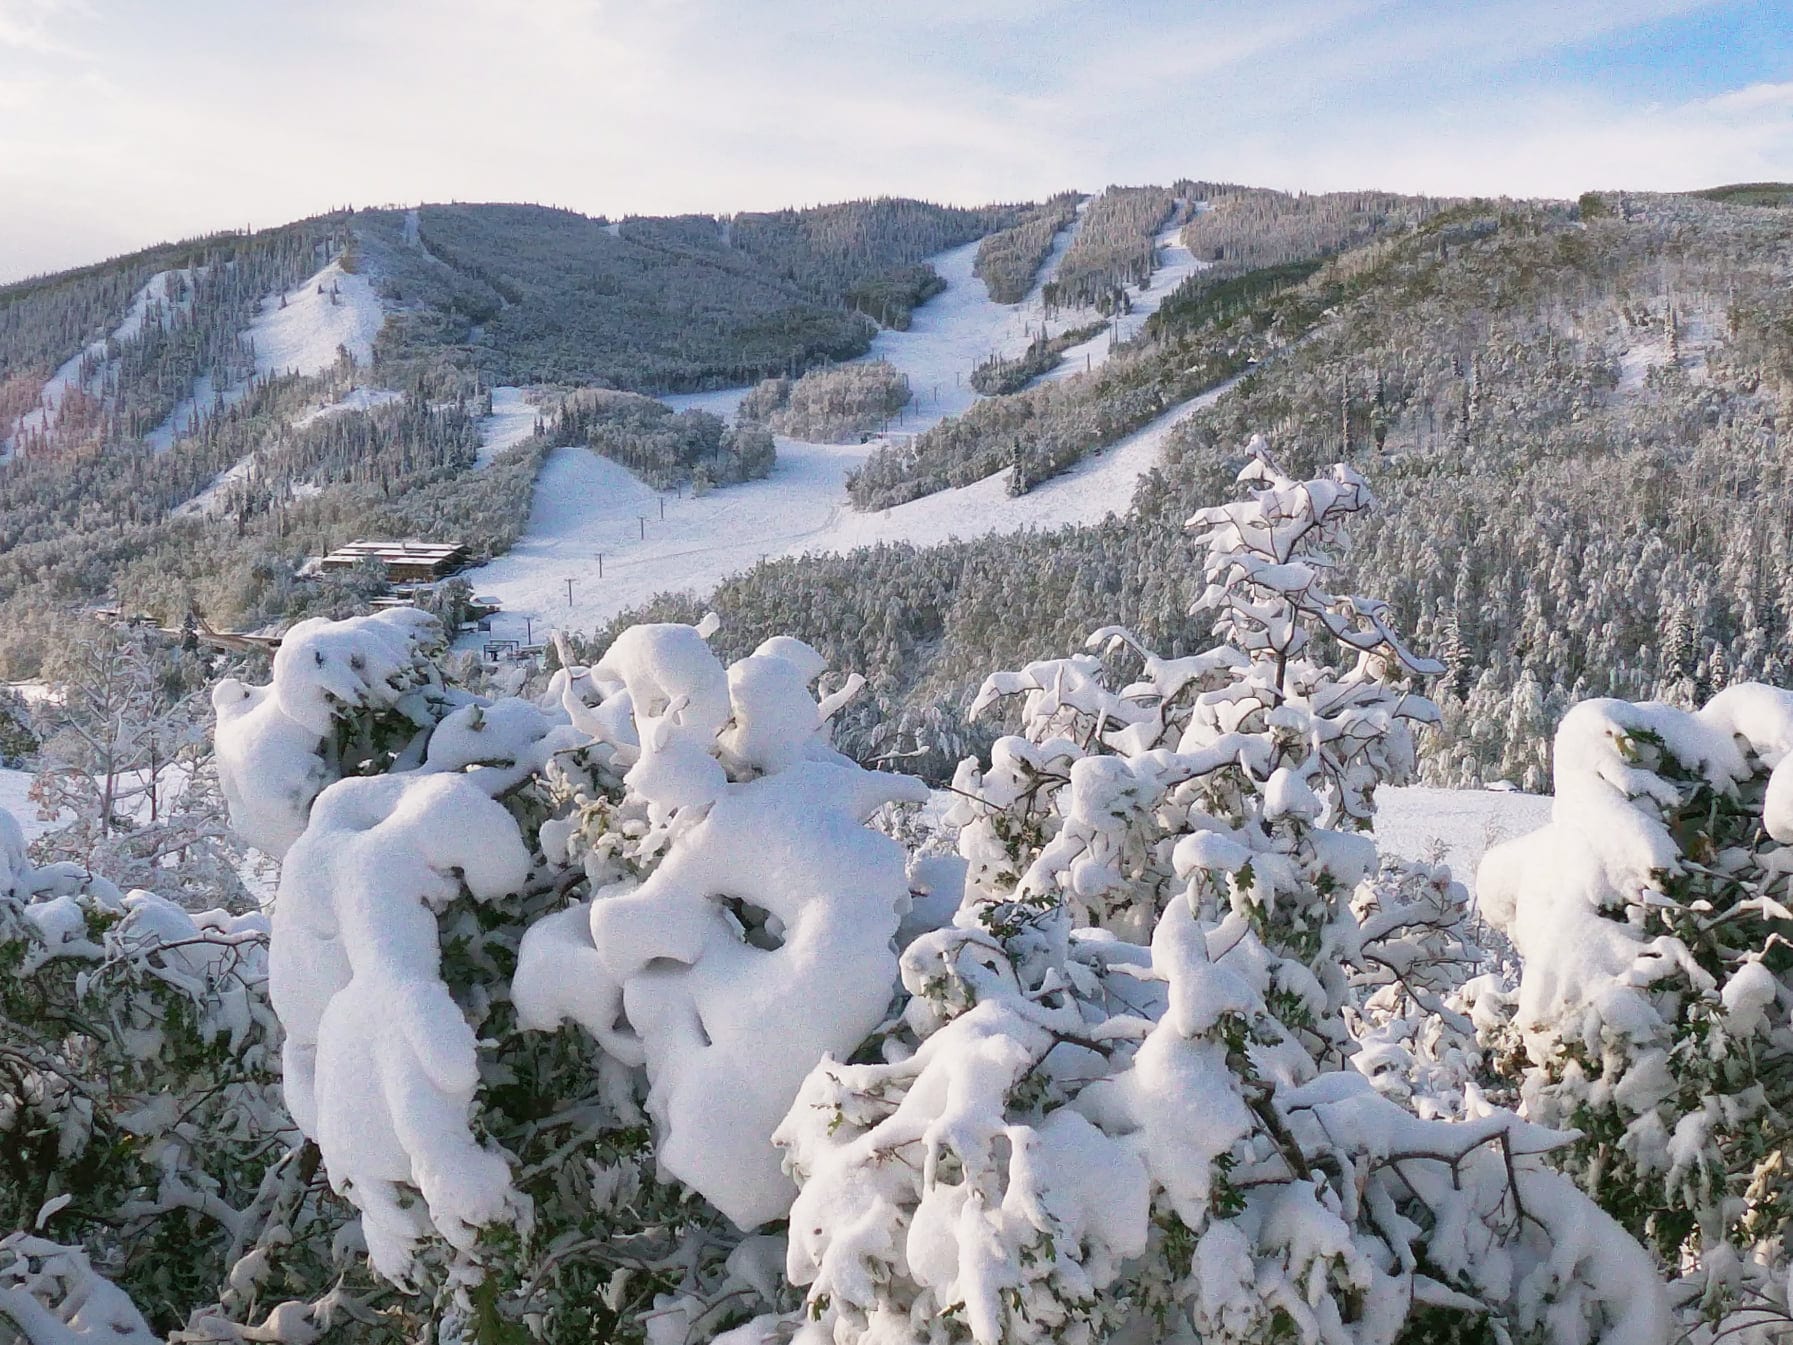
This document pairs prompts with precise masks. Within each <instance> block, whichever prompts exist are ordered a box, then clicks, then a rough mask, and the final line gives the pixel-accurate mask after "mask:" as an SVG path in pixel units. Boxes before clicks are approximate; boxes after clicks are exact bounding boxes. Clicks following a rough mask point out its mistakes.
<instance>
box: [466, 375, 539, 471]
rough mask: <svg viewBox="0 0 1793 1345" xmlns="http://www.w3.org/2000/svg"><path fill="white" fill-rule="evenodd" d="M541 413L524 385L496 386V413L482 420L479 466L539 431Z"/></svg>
mask: <svg viewBox="0 0 1793 1345" xmlns="http://www.w3.org/2000/svg"><path fill="white" fill-rule="evenodd" d="M540 414H541V413H540V412H539V411H538V410H537V409H536V405H535V403H534V402H532V401H530V400H529V395H528V393H527V392H525V391H524V390H523V389H522V388H510V387H503V388H493V389H492V414H491V415H489V416H486V417H485V418H484V419H482V420H481V421H480V422H479V456H478V458H477V459H476V461H475V465H476V466H479V467H484V466H486V465H487V464H488V463H490V462H491V461H492V459H493V458H495V457H497V456H498V455H499V454H500V453H502V452H504V450H505V449H507V448H511V447H513V446H515V445H517V444H520V443H522V442H523V441H524V440H525V439H527V438H529V436H530V435H532V434H534V433H535V423H536V417H537V416H538V415H540Z"/></svg>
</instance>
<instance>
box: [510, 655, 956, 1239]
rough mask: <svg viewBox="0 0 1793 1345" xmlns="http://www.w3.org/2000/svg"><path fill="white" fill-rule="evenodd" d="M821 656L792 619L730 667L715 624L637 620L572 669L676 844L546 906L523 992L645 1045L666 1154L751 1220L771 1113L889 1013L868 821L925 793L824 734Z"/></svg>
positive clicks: (769, 1188) (767, 1162) (898, 887)
mask: <svg viewBox="0 0 1793 1345" xmlns="http://www.w3.org/2000/svg"><path fill="white" fill-rule="evenodd" d="M820 670H821V659H820V656H819V655H817V654H816V652H815V651H814V650H813V649H811V648H809V646H807V645H805V644H803V643H801V642H800V641H797V640H792V639H789V638H782V639H773V640H769V641H767V642H766V643H765V644H763V645H761V647H760V648H759V650H757V651H756V652H755V653H754V654H753V655H751V656H749V657H748V658H745V659H742V660H740V661H738V662H737V663H735V664H734V665H733V666H732V667H731V668H729V669H727V670H726V671H725V670H724V669H723V667H722V665H721V663H720V662H719V661H718V660H717V659H716V657H715V655H714V654H712V653H711V652H710V650H709V647H708V645H707V644H706V643H705V642H704V630H703V629H702V628H699V627H692V626H680V625H646V626H636V627H633V628H631V629H630V630H629V631H627V632H625V633H624V635H623V636H621V637H620V638H619V639H618V640H617V641H616V643H615V644H614V645H612V647H611V649H610V650H609V651H608V652H607V653H606V655H605V657H604V660H603V662H601V663H600V664H598V665H597V666H596V667H595V668H591V669H574V670H572V673H571V675H569V676H564V677H561V678H560V679H559V687H560V698H561V702H562V705H563V707H564V708H565V709H566V710H567V711H568V713H569V717H570V718H571V720H572V722H573V724H574V726H575V727H577V728H580V729H582V730H584V731H585V732H586V733H588V734H590V735H591V736H592V737H593V738H595V739H596V740H597V741H598V742H600V743H603V744H605V745H606V746H608V747H609V748H610V749H611V750H612V751H614V752H616V753H617V756H618V760H619V761H626V760H628V759H629V758H633V759H634V760H633V764H631V765H630V767H629V769H628V772H627V774H626V775H625V776H624V784H625V785H626V787H627V788H628V789H629V790H630V791H631V793H632V794H633V795H635V796H638V797H639V799H640V800H641V803H643V804H645V806H646V811H647V816H648V818H649V821H650V824H651V825H652V826H653V827H655V828H661V829H663V830H664V833H665V835H666V836H668V837H669V838H670V843H669V848H668V849H667V852H666V857H665V859H664V861H663V862H662V863H661V864H660V866H659V867H658V868H657V869H655V870H654V872H653V873H652V875H651V876H650V877H648V878H647V880H646V881H645V882H640V883H636V882H634V881H632V880H625V881H623V882H620V883H616V884H613V885H611V886H609V887H607V888H603V889H602V890H600V891H599V892H598V894H597V896H596V898H595V899H594V900H593V901H591V902H589V903H585V904H581V905H578V906H575V907H573V908H571V909H570V911H568V912H562V913H560V914H559V915H557V916H555V917H553V918H552V919H550V920H547V921H542V922H540V923H538V924H537V925H535V926H533V927H532V928H531V929H530V930H529V932H528V934H527V935H525V937H524V941H523V946H522V949H521V951H520V953H519V961H518V971H517V975H516V978H515V982H514V988H513V992H512V993H513V998H514V1000H515V1002H516V1004H517V1009H518V1013H519V1016H520V1021H521V1022H522V1023H523V1024H524V1026H526V1027H533V1028H539V1029H547V1028H551V1027H553V1026H555V1025H556V1024H558V1023H559V1022H560V1021H562V1020H563V1019H567V1018H571V1019H573V1020H574V1021H576V1022H578V1023H579V1024H581V1025H582V1026H584V1027H585V1028H586V1030H587V1031H589V1032H591V1033H592V1035H593V1036H595V1037H597V1038H598V1040H599V1041H600V1042H602V1043H603V1045H604V1047H605V1049H606V1050H608V1051H609V1052H611V1054H613V1055H615V1056H617V1057H618V1058H619V1059H621V1060H623V1061H625V1062H626V1063H629V1064H633V1065H645V1066H646V1068H647V1075H648V1080H649V1085H650V1086H649V1092H648V1099H647V1108H648V1113H649V1115H650V1116H651V1117H652V1118H653V1120H654V1124H655V1131H656V1137H657V1139H658V1142H659V1143H658V1157H659V1161H660V1163H661V1164H662V1165H663V1166H664V1167H665V1169H666V1170H667V1171H668V1172H670V1173H672V1174H673V1175H674V1176H676V1177H678V1178H679V1179H680V1180H682V1181H684V1182H687V1183H688V1184H690V1185H691V1186H693V1187H694V1188H695V1189H697V1190H698V1191H700V1192H701V1193H702V1194H703V1195H704V1196H705V1197H706V1198H707V1199H709V1200H710V1201H711V1202H713V1203H714V1204H715V1205H716V1206H717V1208H719V1209H720V1210H722V1212H723V1213H724V1214H726V1215H728V1216H729V1218H731V1219H733V1220H734V1221H735V1222H736V1223H737V1224H739V1225H741V1226H742V1227H743V1228H750V1227H753V1226H754V1225H757V1224H759V1223H762V1222H764V1221H765V1220H768V1219H773V1218H777V1217H779V1216H781V1215H782V1214H784V1212H785V1211H786V1209H787V1208H788V1207H789V1206H790V1203H791V1200H792V1198H793V1197H794V1196H795V1194H796V1192H795V1189H794V1188H793V1186H792V1184H791V1181H790V1179H789V1178H788V1177H787V1176H786V1175H785V1174H784V1172H783V1171H782V1169H781V1166H780V1155H779V1153H778V1151H777V1149H776V1148H774V1146H773V1144H772V1133H773V1130H774V1128H775V1127H776V1126H777V1125H778V1123H779V1122H780V1120H781V1119H782V1118H783V1117H784V1115H785V1113H786V1111H787V1109H788V1108H789V1107H790V1105H791V1102H792V1100H793V1098H794V1097H795V1096H796V1094H797V1090H798V1088H799V1086H800V1085H801V1084H802V1082H803V1080H804V1078H805V1077H806V1076H807V1075H808V1074H809V1072H810V1070H811V1069H812V1068H813V1067H814V1066H815V1064H816V1063H817V1062H818V1061H819V1060H822V1059H824V1058H825V1057H826V1056H828V1055H831V1054H832V1055H844V1054H846V1053H847V1052H849V1051H851V1050H852V1048H853V1047H854V1046H855V1045H857V1044H858V1042H859V1041H860V1040H861V1039H862V1038H863V1037H864V1036H865V1035H866V1034H867V1033H869V1032H870V1031H871V1030H872V1028H874V1027H875V1026H877V1024H878V1021H879V1020H880V1019H881V1018H882V1016H883V1014H884V1011H885V1008H886V1005H887V1003H888V1001H889V995H890V986H891V985H892V983H893V982H894V980H895V976H896V959H895V957H894V955H893V953H892V951H891V938H892V936H893V935H894V934H895V933H896V929H897V923H898V919H899V916H900V914H901V912H902V910H903V909H904V908H905V907H906V906H907V903H908V897H909V884H908V879H907V874H906V870H905V865H904V856H903V850H902V847H901V846H900V845H898V844H897V843H896V842H894V841H892V840H890V839H889V838H888V837H885V836H882V835H880V834H878V833H877V832H874V831H872V830H871V829H870V828H868V827H866V826H865V825H864V823H865V821H866V819H867V818H869V817H870V816H871V815H872V813H873V812H875V811H876V810H877V809H878V808H879V807H880V806H881V805H883V804H885V803H888V802H891V801H893V800H898V799H902V800H907V801H910V802H920V801H922V800H923V799H925V797H926V793H927V791H926V789H925V787H924V786H922V784H921V782H920V781H917V780H913V779H910V778H908V777H904V776H897V775H887V774H879V773H875V772H871V771H866V770H863V769H861V768H860V767H857V766H855V765H853V764H851V763H850V762H848V761H846V760H845V759H844V758H842V757H840V756H839V755H838V754H837V753H835V752H834V751H833V749H832V748H830V747H829V746H828V743H827V739H826V721H827V718H828V715H829V714H830V713H831V710H832V707H833V705H834V704H836V703H838V701H837V698H830V700H829V701H824V702H821V703H818V702H817V701H816V700H815V698H814V697H813V695H811V693H810V691H809V687H810V684H811V683H813V682H814V680H815V678H816V676H817V674H818V673H819V672H820ZM588 689H589V690H595V691H597V692H598V693H599V694H600V695H601V696H602V700H601V702H600V703H599V704H598V705H596V706H591V705H588V704H586V702H585V699H584V696H585V693H586V691H587V690H588ZM725 768H726V769H725ZM761 772H765V774H761ZM731 775H732V777H733V782H731ZM743 777H744V778H743ZM548 841H549V836H548V832H547V829H544V836H543V842H544V847H545V848H546V847H547V845H548ZM556 848H557V849H559V847H556ZM747 853H752V854H753V855H754V856H755V862H754V863H753V864H751V865H743V864H742V863H741V862H740V860H741V856H742V855H744V854H747ZM593 885H594V887H597V883H596V882H595V880H594V884H593ZM574 912H576V914H575V913H574ZM750 919H751V924H750V923H749V922H750Z"/></svg>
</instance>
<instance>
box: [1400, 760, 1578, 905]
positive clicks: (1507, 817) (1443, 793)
mask: <svg viewBox="0 0 1793 1345" xmlns="http://www.w3.org/2000/svg"><path fill="white" fill-rule="evenodd" d="M1550 805H1551V799H1550V796H1549V795H1547V794H1521V793H1519V792H1517V791H1513V790H1509V791H1504V792H1503V791H1500V790H1493V789H1432V788H1429V787H1427V786H1424V785H1409V786H1406V787H1399V788H1398V787H1395V786H1386V785H1385V786H1384V787H1383V788H1381V789H1378V790H1377V791H1376V844H1377V847H1378V848H1379V849H1380V850H1381V851H1382V852H1383V853H1384V854H1393V855H1399V856H1401V858H1403V859H1421V860H1431V859H1432V858H1433V857H1434V855H1435V854H1441V855H1442V857H1443V859H1444V862H1445V863H1447V864H1449V865H1450V866H1451V873H1452V874H1453V875H1454V876H1455V877H1456V878H1457V880H1458V881H1459V882H1461V883H1463V884H1464V885H1465V886H1466V887H1468V888H1469V889H1470V891H1471V892H1473V891H1475V876H1476V869H1477V868H1478V867H1479V866H1480V864H1481V862H1482V855H1483V854H1484V853H1485V852H1486V851H1487V850H1488V849H1490V848H1491V847H1493V846H1495V845H1498V844H1499V843H1500V842H1502V841H1510V840H1513V839H1515V838H1516V837H1519V836H1525V835H1529V834H1530V833H1532V832H1534V831H1536V830H1538V829H1539V828H1540V827H1542V826H1545V825H1547V824H1548V823H1549V821H1550Z"/></svg>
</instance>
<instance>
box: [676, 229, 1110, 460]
mask: <svg viewBox="0 0 1793 1345" xmlns="http://www.w3.org/2000/svg"><path fill="white" fill-rule="evenodd" d="M1079 219H1081V215H1080V216H1079ZM1076 227H1077V226H1076V225H1075V224H1073V225H1072V226H1071V228H1069V229H1064V230H1061V231H1060V232H1059V235H1058V238H1057V239H1055V240H1054V243H1053V248H1052V251H1051V252H1050V253H1049V254H1048V255H1047V257H1046V260H1045V261H1044V262H1043V263H1042V264H1041V266H1040V271H1039V274H1038V275H1037V276H1036V277H1035V278H1034V284H1033V288H1032V289H1031V290H1030V291H1029V292H1028V294H1027V297H1026V298H1025V299H1023V300H1022V301H1021V302H1020V303H1018V304H999V303H997V302H995V301H994V300H993V299H991V298H990V294H989V291H988V290H987V289H985V288H984V282H983V281H982V280H980V279H978V277H977V275H976V274H975V272H974V269H973V268H974V267H975V266H976V264H977V250H978V246H979V244H978V243H967V244H965V245H964V246H963V247H956V248H952V249H950V250H948V251H946V252H942V253H939V254H937V255H935V256H933V257H930V258H928V264H929V265H931V266H932V267H933V268H934V270H935V271H936V272H938V273H939V276H940V278H941V279H942V280H944V281H945V282H946V289H945V291H944V292H942V293H940V294H938V295H936V296H935V297H934V298H932V299H929V300H928V301H927V302H926V303H925V304H922V305H921V306H920V307H919V308H917V309H916V310H915V311H914V313H913V314H912V315H911V318H910V324H909V329H908V330H907V331H897V330H896V329H895V328H886V329H884V330H883V331H880V332H879V333H878V334H877V336H875V337H873V338H872V345H871V349H870V350H869V351H867V352H866V354H865V355H864V356H862V357H861V358H862V359H866V360H888V361H889V362H890V363H891V364H893V365H895V366H896V367H897V368H898V369H899V370H901V371H902V372H903V373H904V374H906V375H907V376H908V379H909V387H910V389H911V391H913V392H914V394H915V400H914V401H913V402H911V403H910V404H909V405H908V406H907V407H905V408H904V409H903V412H902V414H901V415H900V416H898V418H897V421H896V426H895V429H896V432H898V433H902V434H919V433H921V431H923V430H925V429H927V428H928V427H929V426H931V425H935V424H938V423H939V422H940V421H942V420H944V419H945V418H946V417H948V416H956V415H960V414H962V413H963V412H964V411H965V410H966V408H968V407H969V406H970V405H971V404H972V403H973V402H974V401H976V400H977V399H978V396H979V394H978V393H977V392H975V391H973V389H972V387H971V371H972V369H973V368H975V367H976V366H977V364H978V363H979V362H980V361H982V360H985V359H987V358H989V357H990V356H992V355H1002V356H1007V357H1013V356H1015V355H1018V354H1020V353H1021V352H1022V351H1024V350H1025V349H1027V344H1028V342H1029V341H1031V340H1032V339H1033V337H1034V336H1035V335H1036V334H1038V332H1039V330H1040V327H1041V325H1042V323H1044V322H1045V321H1046V315H1045V306H1044V304H1043V303H1042V302H1041V298H1040V294H1041V290H1042V288H1043V286H1044V285H1045V284H1046V282H1047V281H1049V280H1051V279H1052V277H1053V276H1054V275H1055V274H1056V273H1057V270H1058V264H1059V262H1060V261H1062V260H1063V259H1064V255H1065V251H1066V249H1068V248H1069V247H1070V244H1071V239H1072V237H1073V236H1074V235H1075V232H1076ZM1079 321H1081V319H1080V318H1079V317H1078V316H1077V315H1076V314H1074V313H1073V314H1071V315H1069V316H1065V317H1061V318H1060V319H1058V320H1057V321H1056V322H1054V323H1053V324H1051V325H1052V326H1054V327H1055V328H1058V329H1062V328H1064V327H1066V326H1072V325H1075V324H1076V323H1077V322H1079ZM1142 321H1143V319H1142ZM1080 358H1081V357H1080ZM1078 367H1079V368H1082V365H1081V363H1080V364H1079V365H1078ZM746 394H747V389H746V388H744V387H742V388H725V389H722V390H720V391H716V392H698V393H687V394H682V395H678V396H672V397H663V398H662V399H661V400H662V401H664V402H667V403H668V404H669V405H671V406H672V407H673V408H674V409H675V410H681V411H682V410H687V409H697V410H702V411H710V412H713V413H715V414H716V415H720V416H730V415H733V414H734V410H735V408H736V407H737V406H738V405H740V402H741V398H742V397H744V396H746Z"/></svg>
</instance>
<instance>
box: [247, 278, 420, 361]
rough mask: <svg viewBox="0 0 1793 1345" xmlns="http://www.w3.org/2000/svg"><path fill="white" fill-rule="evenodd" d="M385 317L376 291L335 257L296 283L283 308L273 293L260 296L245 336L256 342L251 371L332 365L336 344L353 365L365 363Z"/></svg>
mask: <svg viewBox="0 0 1793 1345" xmlns="http://www.w3.org/2000/svg"><path fill="white" fill-rule="evenodd" d="M320 289H321V290H322V291H323V293H321V294H320V293H319V292H318V291H319V290H320ZM332 290H335V291H336V294H337V298H336V299H335V300H334V301H333V300H332V297H331V291H332ZM385 321H386V311H385V309H384V308H382V307H381V305H380V296H379V295H378V294H376V293H375V292H374V287H373V286H372V284H370V283H369V282H368V279H367V277H366V276H363V275H357V274H355V273H353V272H349V271H345V270H343V267H342V260H341V258H338V259H337V260H335V261H333V262H331V263H330V264H329V265H328V266H326V267H324V269H323V270H321V271H319V272H318V273H317V274H316V275H314V276H312V277H311V278H310V279H309V280H307V281H305V283H304V284H302V285H300V286H299V288H298V290H297V291H295V292H294V293H293V294H292V295H291V296H290V297H289V298H288V299H287V301H286V307H285V308H282V307H281V306H280V296H278V295H270V296H269V297H268V298H266V299H263V300H262V301H261V312H260V313H258V314H257V315H256V318H255V320H254V321H253V322H251V323H250V324H249V330H248V331H247V332H246V333H244V335H245V338H246V339H247V340H249V341H251V342H253V343H254V345H255V372H256V373H258V374H268V373H297V374H301V375H310V374H316V373H322V372H323V371H324V370H325V369H328V368H329V367H330V366H331V365H332V364H335V363H336V357H337V351H338V349H339V348H346V349H347V350H348V352H349V354H350V356H351V357H353V359H354V361H355V363H356V364H366V363H368V362H369V361H370V360H372V359H373V353H374V338H375V337H376V336H378V335H379V334H380V328H381V326H382V325H383V324H384V323H385Z"/></svg>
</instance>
